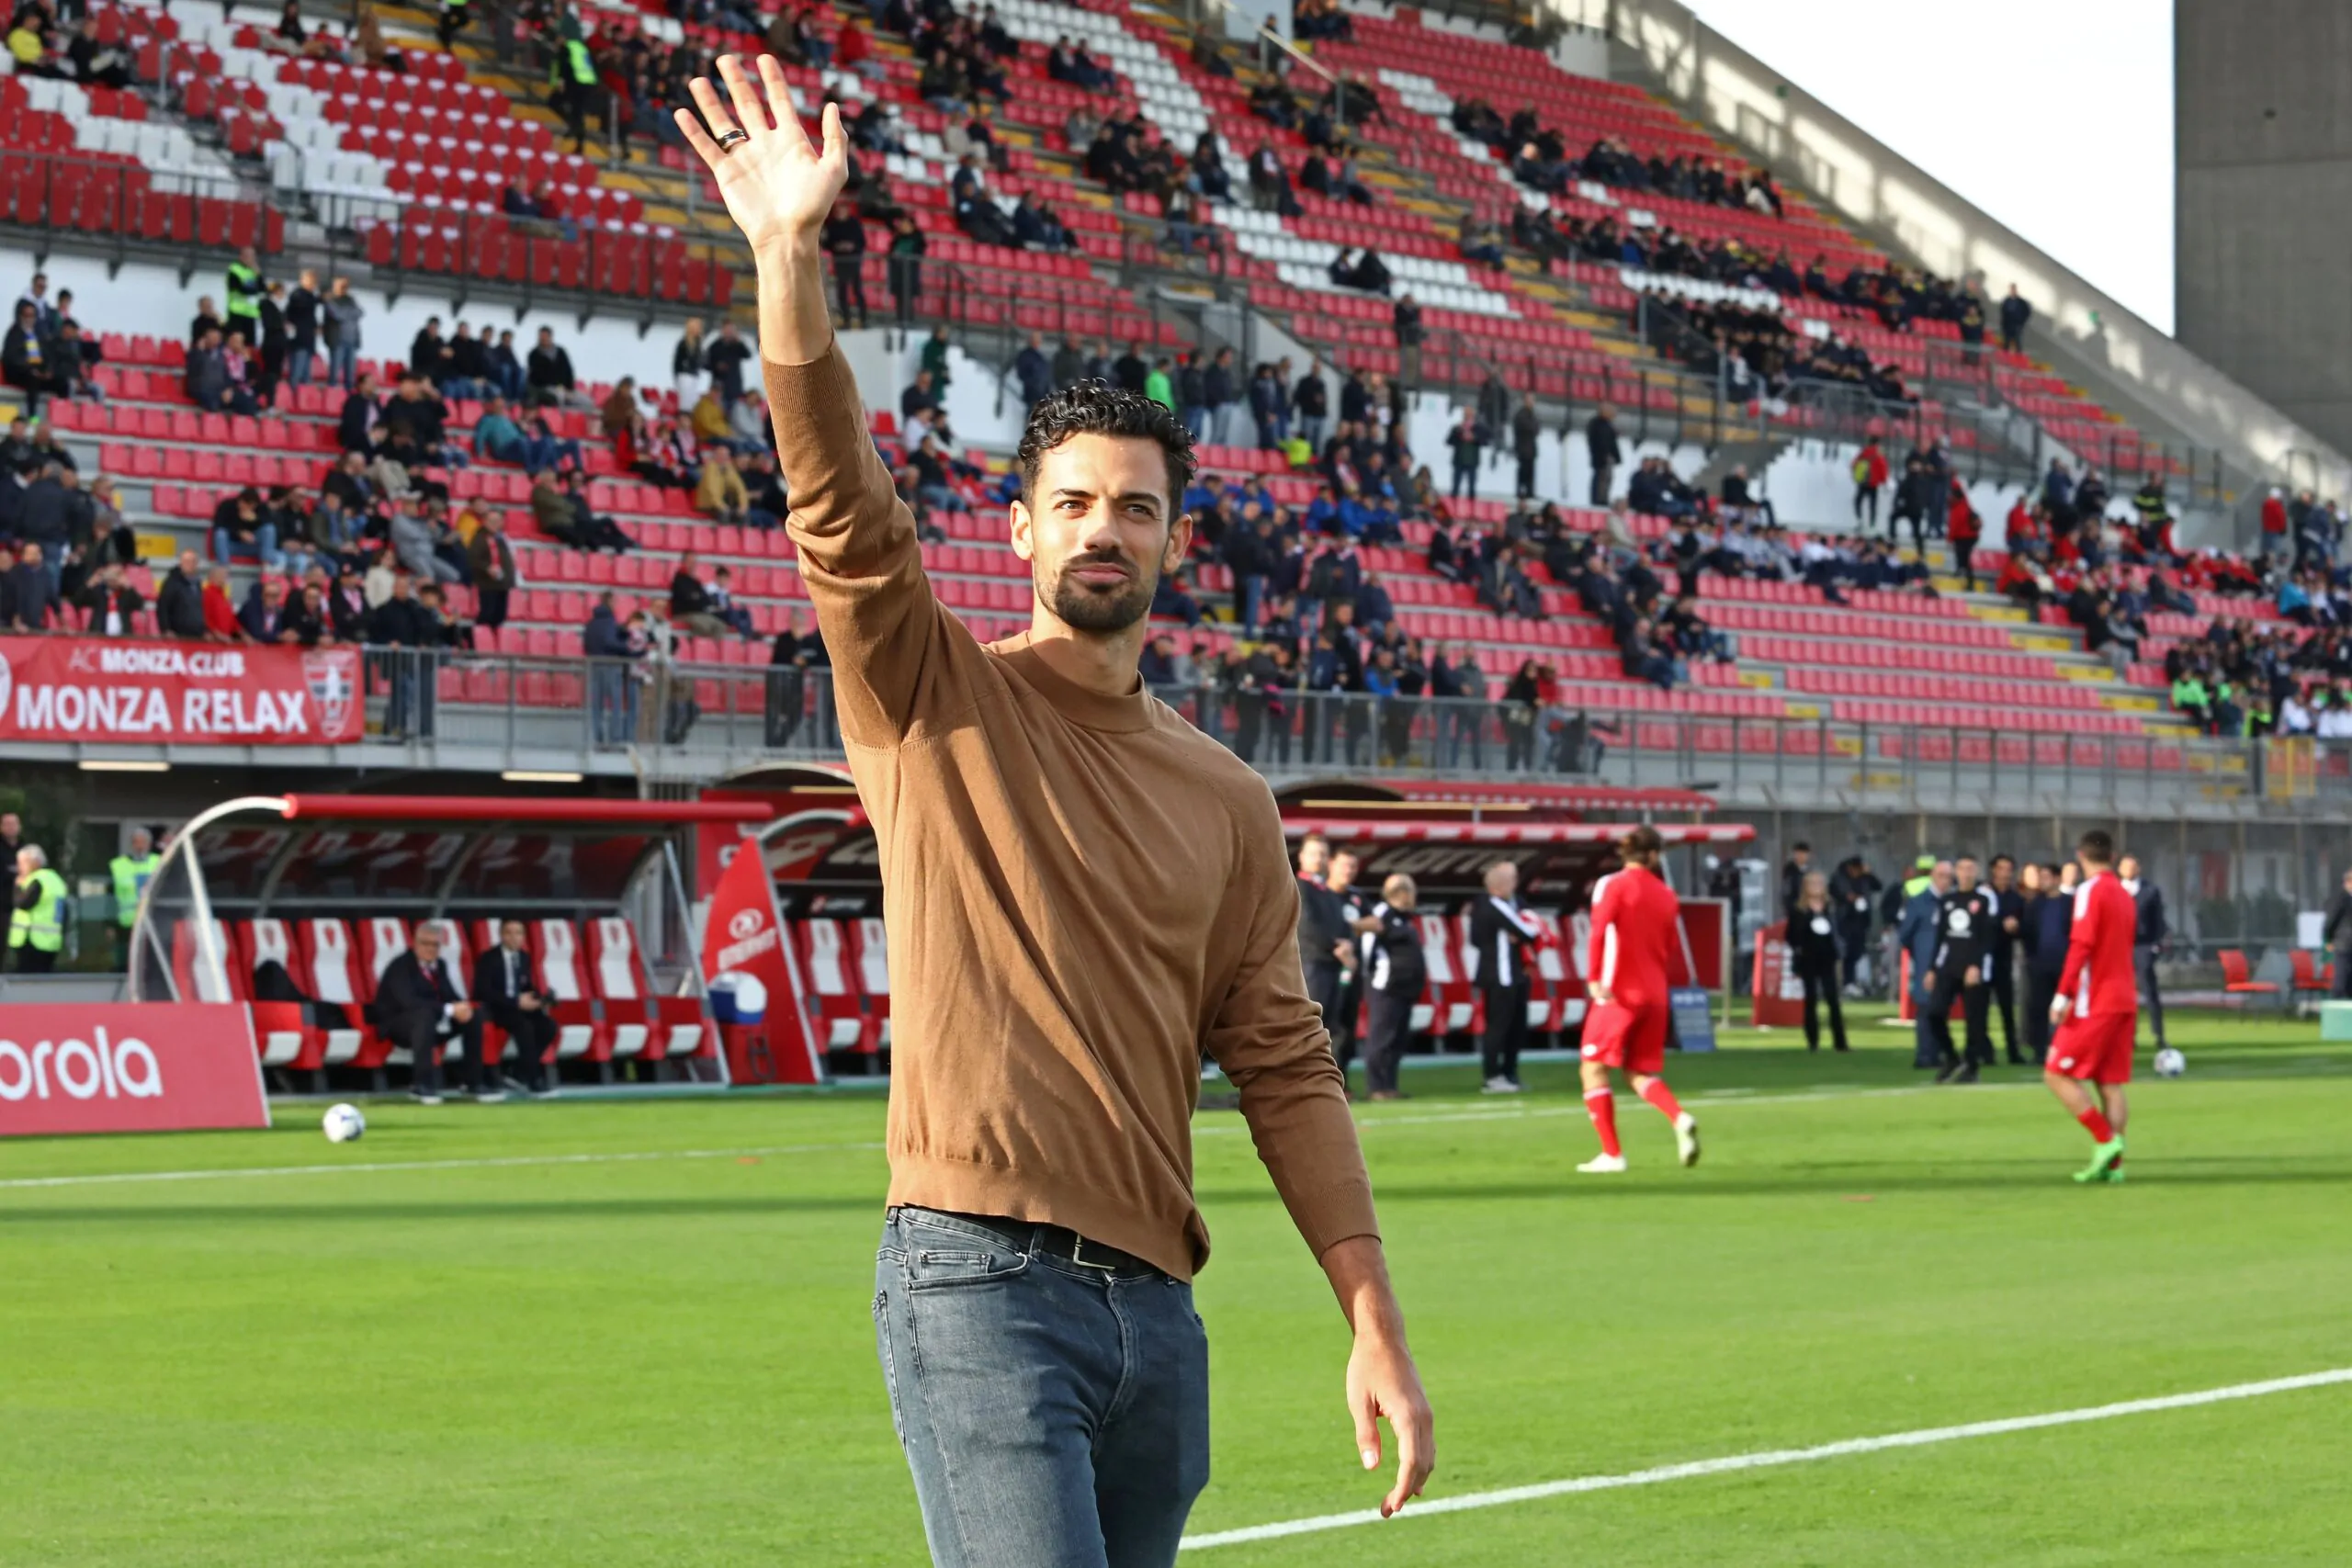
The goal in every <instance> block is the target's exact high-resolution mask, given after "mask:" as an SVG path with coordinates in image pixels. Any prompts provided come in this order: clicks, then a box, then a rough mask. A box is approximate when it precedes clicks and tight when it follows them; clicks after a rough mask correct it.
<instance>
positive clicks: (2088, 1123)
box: [2075, 1105, 2115, 1144]
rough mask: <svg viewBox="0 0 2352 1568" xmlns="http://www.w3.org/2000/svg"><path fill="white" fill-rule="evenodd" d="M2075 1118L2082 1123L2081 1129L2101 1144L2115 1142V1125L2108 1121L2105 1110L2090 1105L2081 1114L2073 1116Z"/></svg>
mask: <svg viewBox="0 0 2352 1568" xmlns="http://www.w3.org/2000/svg"><path fill="white" fill-rule="evenodd" d="M2075 1121H2077V1122H2081V1123H2082V1124H2083V1130H2084V1131H2085V1132H2086V1133H2088V1134H2090V1135H2091V1137H2092V1138H2093V1139H2094V1140H2096V1141H2097V1142H2099V1143H2102V1144H2111V1143H2113V1142H2115V1126H2114V1124H2113V1123H2112V1122H2109V1121H2108V1119H2107V1112H2106V1111H2101V1110H2100V1109H2099V1108H2098V1106H2096V1105H2094V1106H2092V1107H2091V1108H2090V1109H2089V1110H2088V1111H2084V1112H2083V1113H2082V1114H2081V1115H2079V1116H2077V1117H2075Z"/></svg>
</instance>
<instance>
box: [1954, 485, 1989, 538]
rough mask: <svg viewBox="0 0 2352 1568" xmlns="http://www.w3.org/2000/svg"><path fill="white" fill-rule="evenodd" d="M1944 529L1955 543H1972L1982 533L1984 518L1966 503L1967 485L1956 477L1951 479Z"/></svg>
mask: <svg viewBox="0 0 2352 1568" xmlns="http://www.w3.org/2000/svg"><path fill="white" fill-rule="evenodd" d="M1944 531H1945V533H1947V534H1948V535H1950V536H1951V542H1952V543H1953V544H1955V545H1973V544H1974V543H1975V542H1976V541H1977V540H1978V539H1980V538H1982V537H1983V536H1984V534H1985V520H1984V519H1983V518H1981V517H1979V516H1977V515H1976V508H1974V507H1973V506H1971V505H1969V504H1968V487H1967V486H1966V485H1964V484H1962V483H1961V482H1960V481H1959V480H1958V479H1954V480H1952V481H1951V512H1949V513H1946V514H1945V517H1944Z"/></svg>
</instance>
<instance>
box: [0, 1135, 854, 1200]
mask: <svg viewBox="0 0 2352 1568" xmlns="http://www.w3.org/2000/svg"><path fill="white" fill-rule="evenodd" d="M880 1147H882V1145H880V1144H878V1143H876V1144H775V1145H768V1146H766V1147H764V1148H752V1149H643V1150H638V1151H634V1152H629V1153H616V1154H576V1155H504V1156H493V1157H487V1158H482V1159H379V1160H355V1161H353V1162H352V1163H351V1164H349V1165H251V1166H224V1167H222V1168H220V1169H218V1170H119V1171H109V1172H105V1173H102V1174H95V1175H89V1176H18V1177H12V1178H10V1179H6V1180H0V1189H6V1188H12V1187H96V1186H102V1185H107V1184H111V1183H118V1182H127V1181H221V1180H227V1179H230V1178H232V1177H244V1176H341V1175H343V1174H344V1173H345V1172H346V1171H356V1170H496V1169H503V1168H508V1167H512V1166H528V1165H626V1164H630V1163H633V1162H636V1161H640V1160H656V1159H747V1158H752V1157H754V1156H766V1155H810V1154H818V1153H820V1152H827V1151H831V1150H835V1149H878V1148H880Z"/></svg>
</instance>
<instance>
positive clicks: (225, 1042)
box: [0, 1002, 269, 1137]
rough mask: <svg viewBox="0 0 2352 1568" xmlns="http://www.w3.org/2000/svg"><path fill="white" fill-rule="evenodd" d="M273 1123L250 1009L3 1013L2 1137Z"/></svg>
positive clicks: (39, 1006) (184, 1006)
mask: <svg viewBox="0 0 2352 1568" xmlns="http://www.w3.org/2000/svg"><path fill="white" fill-rule="evenodd" d="M268 1125H269V1102H268V1100H266V1099H265V1098H264V1097H263V1094H262V1084H261V1058H260V1056H259V1055H257V1054H256V1053H255V1052H254V1031H253V1015H252V1014H250V1013H248V1012H247V1011H246V1010H244V1009H243V1007H239V1006H234V1005H226V1004H220V1003H207V1002H99V1003H93V1004H91V1005H89V1006H85V1007H77V1006H71V1005H66V1004H62V1003H53V1002H35V1003H27V1004H25V1005H23V1006H21V1007H18V1006H11V1007H0V1136H18V1137H22V1136H27V1135H35V1134H57V1133H169V1132H179V1131H184V1130H187V1129H189V1128H196V1127H266V1126H268Z"/></svg>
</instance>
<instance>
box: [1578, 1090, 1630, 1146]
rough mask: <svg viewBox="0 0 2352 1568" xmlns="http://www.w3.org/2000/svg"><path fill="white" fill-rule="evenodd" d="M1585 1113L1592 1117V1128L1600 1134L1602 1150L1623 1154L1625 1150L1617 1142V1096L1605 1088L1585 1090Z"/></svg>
mask: <svg viewBox="0 0 2352 1568" xmlns="http://www.w3.org/2000/svg"><path fill="white" fill-rule="evenodd" d="M1584 1113H1585V1114H1586V1115H1588V1116H1589V1117H1591V1118H1592V1130H1593V1131H1594V1132H1595V1133H1598V1134H1600V1152H1601V1153H1602V1154H1605V1155H1622V1154H1623V1153H1624V1152H1625V1151H1624V1149H1623V1148H1622V1147H1620V1146H1619V1145H1618V1142H1617V1096H1616V1095H1615V1094H1613V1093H1611V1091H1610V1090H1608V1089H1587V1090H1585V1091H1584Z"/></svg>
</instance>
